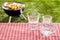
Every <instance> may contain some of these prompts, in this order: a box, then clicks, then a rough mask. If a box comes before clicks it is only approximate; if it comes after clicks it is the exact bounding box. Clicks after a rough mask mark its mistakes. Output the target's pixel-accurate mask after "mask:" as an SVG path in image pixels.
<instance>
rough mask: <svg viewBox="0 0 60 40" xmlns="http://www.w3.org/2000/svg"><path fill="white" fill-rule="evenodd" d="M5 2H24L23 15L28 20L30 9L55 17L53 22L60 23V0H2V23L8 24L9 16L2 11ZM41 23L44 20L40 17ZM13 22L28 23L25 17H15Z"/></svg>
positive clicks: (0, 13)
mask: <svg viewBox="0 0 60 40" xmlns="http://www.w3.org/2000/svg"><path fill="white" fill-rule="evenodd" d="M4 2H22V3H24V4H25V9H24V11H23V14H24V15H25V17H26V18H27V13H28V12H30V11H29V9H31V10H33V9H36V10H37V12H39V13H40V14H43V15H51V16H52V17H53V19H52V21H53V22H56V23H59V22H60V1H59V0H43V1H42V0H33V1H32V0H0V22H8V19H9V17H8V15H6V14H5V12H4V11H3V9H2V5H3V4H4ZM39 21H40V22H41V21H42V18H41V17H40V20H39ZM11 22H27V20H25V19H24V18H23V17H13V18H12V21H11Z"/></svg>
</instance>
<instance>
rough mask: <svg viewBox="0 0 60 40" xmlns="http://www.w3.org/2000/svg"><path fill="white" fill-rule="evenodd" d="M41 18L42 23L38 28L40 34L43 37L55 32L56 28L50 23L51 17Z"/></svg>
mask: <svg viewBox="0 0 60 40" xmlns="http://www.w3.org/2000/svg"><path fill="white" fill-rule="evenodd" d="M42 18H43V21H42V24H41V27H40V32H41V33H42V34H43V35H45V36H49V35H50V34H52V33H54V32H55V31H56V27H55V26H54V24H53V23H52V16H50V15H45V16H43V17H42Z"/></svg>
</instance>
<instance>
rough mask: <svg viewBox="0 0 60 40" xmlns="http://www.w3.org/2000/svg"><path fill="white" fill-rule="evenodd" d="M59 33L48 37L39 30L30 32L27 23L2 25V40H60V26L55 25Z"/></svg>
mask: <svg viewBox="0 0 60 40" xmlns="http://www.w3.org/2000/svg"><path fill="white" fill-rule="evenodd" d="M54 25H55V26H56V29H57V31H56V32H55V33H53V34H51V35H50V36H48V37H46V36H44V35H43V34H41V33H40V30H39V29H40V24H39V27H38V30H29V29H28V24H27V23H0V40H60V25H59V23H55V24H54Z"/></svg>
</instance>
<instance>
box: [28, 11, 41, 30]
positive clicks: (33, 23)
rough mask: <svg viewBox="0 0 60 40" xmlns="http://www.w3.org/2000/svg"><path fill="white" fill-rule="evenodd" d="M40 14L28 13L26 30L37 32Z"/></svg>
mask: <svg viewBox="0 0 60 40" xmlns="http://www.w3.org/2000/svg"><path fill="white" fill-rule="evenodd" d="M39 16H40V14H39V13H38V12H36V11H33V12H30V13H28V29H30V30H37V28H38V23H39Z"/></svg>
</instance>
